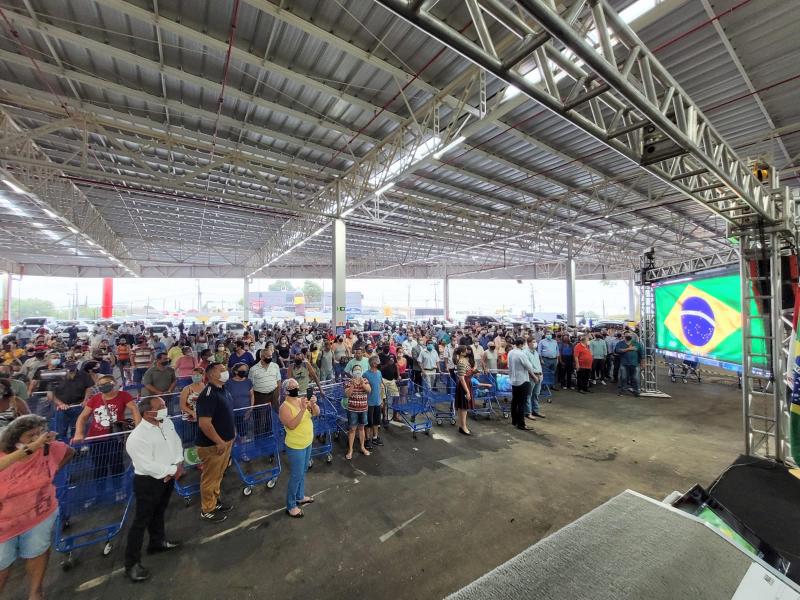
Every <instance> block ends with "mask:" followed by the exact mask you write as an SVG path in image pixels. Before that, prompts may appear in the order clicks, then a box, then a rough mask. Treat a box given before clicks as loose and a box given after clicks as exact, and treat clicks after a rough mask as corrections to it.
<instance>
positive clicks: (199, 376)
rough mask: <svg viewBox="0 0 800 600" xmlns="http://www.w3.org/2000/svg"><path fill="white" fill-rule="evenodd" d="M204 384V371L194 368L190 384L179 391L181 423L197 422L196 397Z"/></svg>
mask: <svg viewBox="0 0 800 600" xmlns="http://www.w3.org/2000/svg"><path fill="white" fill-rule="evenodd" d="M205 387H206V384H205V369H202V368H200V367H195V368H194V369H193V370H192V382H191V383H190V384H189V385H187V386H186V387H184V388H183V389H182V390H181V397H180V406H181V420H182V421H197V413H196V412H195V409H196V406H197V397H198V396H199V395H200V392H202V391H203V388H205Z"/></svg>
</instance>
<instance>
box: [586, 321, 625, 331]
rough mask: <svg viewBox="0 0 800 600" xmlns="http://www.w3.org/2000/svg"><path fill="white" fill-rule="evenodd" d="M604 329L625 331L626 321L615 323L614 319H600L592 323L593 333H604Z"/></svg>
mask: <svg viewBox="0 0 800 600" xmlns="http://www.w3.org/2000/svg"><path fill="white" fill-rule="evenodd" d="M603 329H617V330H621V329H625V321H615V320H612V319H600V320H599V321H595V322H594V323H592V331H602V330H603Z"/></svg>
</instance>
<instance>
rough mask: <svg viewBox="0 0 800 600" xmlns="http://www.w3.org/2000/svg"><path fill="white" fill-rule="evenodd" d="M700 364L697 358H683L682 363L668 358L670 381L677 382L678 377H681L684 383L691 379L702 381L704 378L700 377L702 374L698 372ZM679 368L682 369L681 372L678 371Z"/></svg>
mask: <svg viewBox="0 0 800 600" xmlns="http://www.w3.org/2000/svg"><path fill="white" fill-rule="evenodd" d="M698 364H699V363H698V361H696V360H683V361H681V362H680V363H676V362H674V361H672V360H669V359H667V368H668V369H669V379H670V381H672V383H675V382H676V381H677V380H678V378H680V380H681V381H682V382H683V383H687V382H688V381H689V380H690V379H691V380H694V381H697V383H700V382H701V381H702V380H701V379H700V374H699V373H698V372H697V365H698ZM678 369H680V372H678Z"/></svg>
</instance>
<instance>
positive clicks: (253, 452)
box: [232, 404, 283, 496]
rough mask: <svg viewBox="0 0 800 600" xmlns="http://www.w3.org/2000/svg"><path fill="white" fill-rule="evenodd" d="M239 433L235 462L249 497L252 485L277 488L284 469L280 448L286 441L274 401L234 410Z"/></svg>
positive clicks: (246, 494) (233, 453)
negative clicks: (273, 406)
mask: <svg viewBox="0 0 800 600" xmlns="http://www.w3.org/2000/svg"><path fill="white" fill-rule="evenodd" d="M233 417H234V422H235V423H236V427H237V430H238V431H239V435H238V436H237V439H236V442H235V443H234V445H233V452H232V457H233V464H234V466H235V467H236V471H237V472H238V473H239V478H240V479H241V480H242V483H243V484H244V487H243V488H242V493H243V494H244V495H245V496H249V495H250V494H252V493H253V487H255V486H257V485H259V484H261V483H265V484H266V487H267V489H272V488H274V487H275V483H276V482H277V481H278V475H280V472H281V458H280V449H281V447H282V446H283V440H282V435H281V431H282V428H281V427H280V421H279V420H278V415H277V413H276V412H275V411H273V410H272V405H271V404H259V405H258V406H253V407H245V408H238V409H236V410H234V411H233Z"/></svg>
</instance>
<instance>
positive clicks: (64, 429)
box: [50, 404, 83, 443]
mask: <svg viewBox="0 0 800 600" xmlns="http://www.w3.org/2000/svg"><path fill="white" fill-rule="evenodd" d="M82 412H83V404H76V405H75V406H70V407H69V408H65V409H64V410H53V411H52V417H51V418H50V430H51V431H55V432H56V434H57V438H58V439H60V440H61V441H63V442H66V443H69V442H70V440H71V439H72V438H73V436H74V435H75V424H76V423H77V422H78V417H79V416H80V414H81V413H82Z"/></svg>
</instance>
